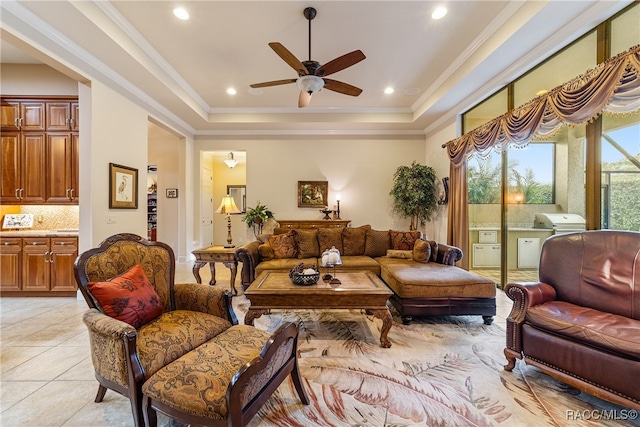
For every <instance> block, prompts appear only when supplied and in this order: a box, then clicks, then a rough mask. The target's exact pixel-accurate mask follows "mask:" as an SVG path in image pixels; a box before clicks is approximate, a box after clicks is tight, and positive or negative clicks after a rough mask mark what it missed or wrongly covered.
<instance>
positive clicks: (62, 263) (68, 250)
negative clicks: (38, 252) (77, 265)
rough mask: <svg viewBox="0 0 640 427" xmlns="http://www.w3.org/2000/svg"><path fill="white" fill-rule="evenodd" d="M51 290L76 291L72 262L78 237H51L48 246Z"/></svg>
mask: <svg viewBox="0 0 640 427" xmlns="http://www.w3.org/2000/svg"><path fill="white" fill-rule="evenodd" d="M50 250H51V254H50V265H51V274H50V278H51V281H50V283H51V286H50V288H49V290H50V291H52V292H64V291H69V292H73V293H74V294H75V293H76V290H77V289H78V286H77V284H76V279H75V276H74V270H73V263H74V262H75V261H76V258H77V257H78V239H77V238H75V237H56V238H51V246H50Z"/></svg>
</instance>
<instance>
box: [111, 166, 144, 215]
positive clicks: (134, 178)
mask: <svg viewBox="0 0 640 427" xmlns="http://www.w3.org/2000/svg"><path fill="white" fill-rule="evenodd" d="M109 209H138V169H134V168H130V167H127V166H122V165H116V164H115V163H109Z"/></svg>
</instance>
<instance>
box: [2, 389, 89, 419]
mask: <svg viewBox="0 0 640 427" xmlns="http://www.w3.org/2000/svg"><path fill="white" fill-rule="evenodd" d="M95 391H96V388H95V381H52V382H49V383H47V384H46V385H44V386H43V387H41V388H39V389H38V390H36V391H35V392H34V393H31V394H30V395H29V396H27V397H26V398H25V399H23V400H21V401H20V402H18V403H16V404H15V405H13V406H12V407H11V408H9V409H7V410H6V411H3V412H2V414H0V417H1V418H0V425H2V426H3V427H25V426H39V427H40V426H41V427H45V426H62V425H63V424H64V423H65V422H67V420H69V419H70V418H71V417H73V416H74V415H75V414H76V413H78V411H80V410H81V409H82V408H83V407H84V406H85V405H86V404H87V396H90V395H94V394H95ZM89 425H91V424H89Z"/></svg>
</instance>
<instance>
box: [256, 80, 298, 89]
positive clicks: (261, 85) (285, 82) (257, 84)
mask: <svg viewBox="0 0 640 427" xmlns="http://www.w3.org/2000/svg"><path fill="white" fill-rule="evenodd" d="M296 80H298V79H286V80H274V81H272V82H264V83H254V84H252V85H249V86H250V87H253V88H258V87H269V86H278V85H286V84H289V83H295V82H296Z"/></svg>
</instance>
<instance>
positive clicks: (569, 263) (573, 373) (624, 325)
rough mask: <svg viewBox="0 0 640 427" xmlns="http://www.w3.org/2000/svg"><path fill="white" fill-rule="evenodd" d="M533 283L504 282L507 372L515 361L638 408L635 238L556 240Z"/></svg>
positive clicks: (639, 273) (603, 234)
mask: <svg viewBox="0 0 640 427" xmlns="http://www.w3.org/2000/svg"><path fill="white" fill-rule="evenodd" d="M539 271H540V273H539V278H540V279H539V280H540V281H539V282H538V283H509V284H508V285H507V286H506V287H505V292H506V294H507V295H508V296H509V298H511V299H512V300H513V301H514V304H513V308H512V310H511V313H510V314H509V317H508V318H507V346H506V348H505V349H504V353H505V356H506V358H507V361H508V364H507V365H506V366H505V369H506V370H507V371H511V370H512V369H513V368H514V367H515V363H516V359H523V360H524V362H525V363H526V364H528V365H532V366H536V367H537V368H539V369H540V370H541V371H543V372H545V373H547V374H549V375H551V376H553V377H555V378H557V379H559V380H560V381H563V382H565V383H567V384H569V385H571V386H574V387H576V388H578V389H581V390H583V391H585V392H587V393H590V394H592V395H595V396H597V397H600V398H602V399H605V400H608V401H611V402H614V403H616V404H619V405H622V406H626V407H629V408H633V409H640V387H638V381H639V379H640V233H637V232H630V231H610V230H599V231H585V232H579V233H571V234H564V235H556V236H552V237H550V238H549V239H547V240H546V241H545V243H544V245H543V247H542V253H541V256H540V267H539Z"/></svg>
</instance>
